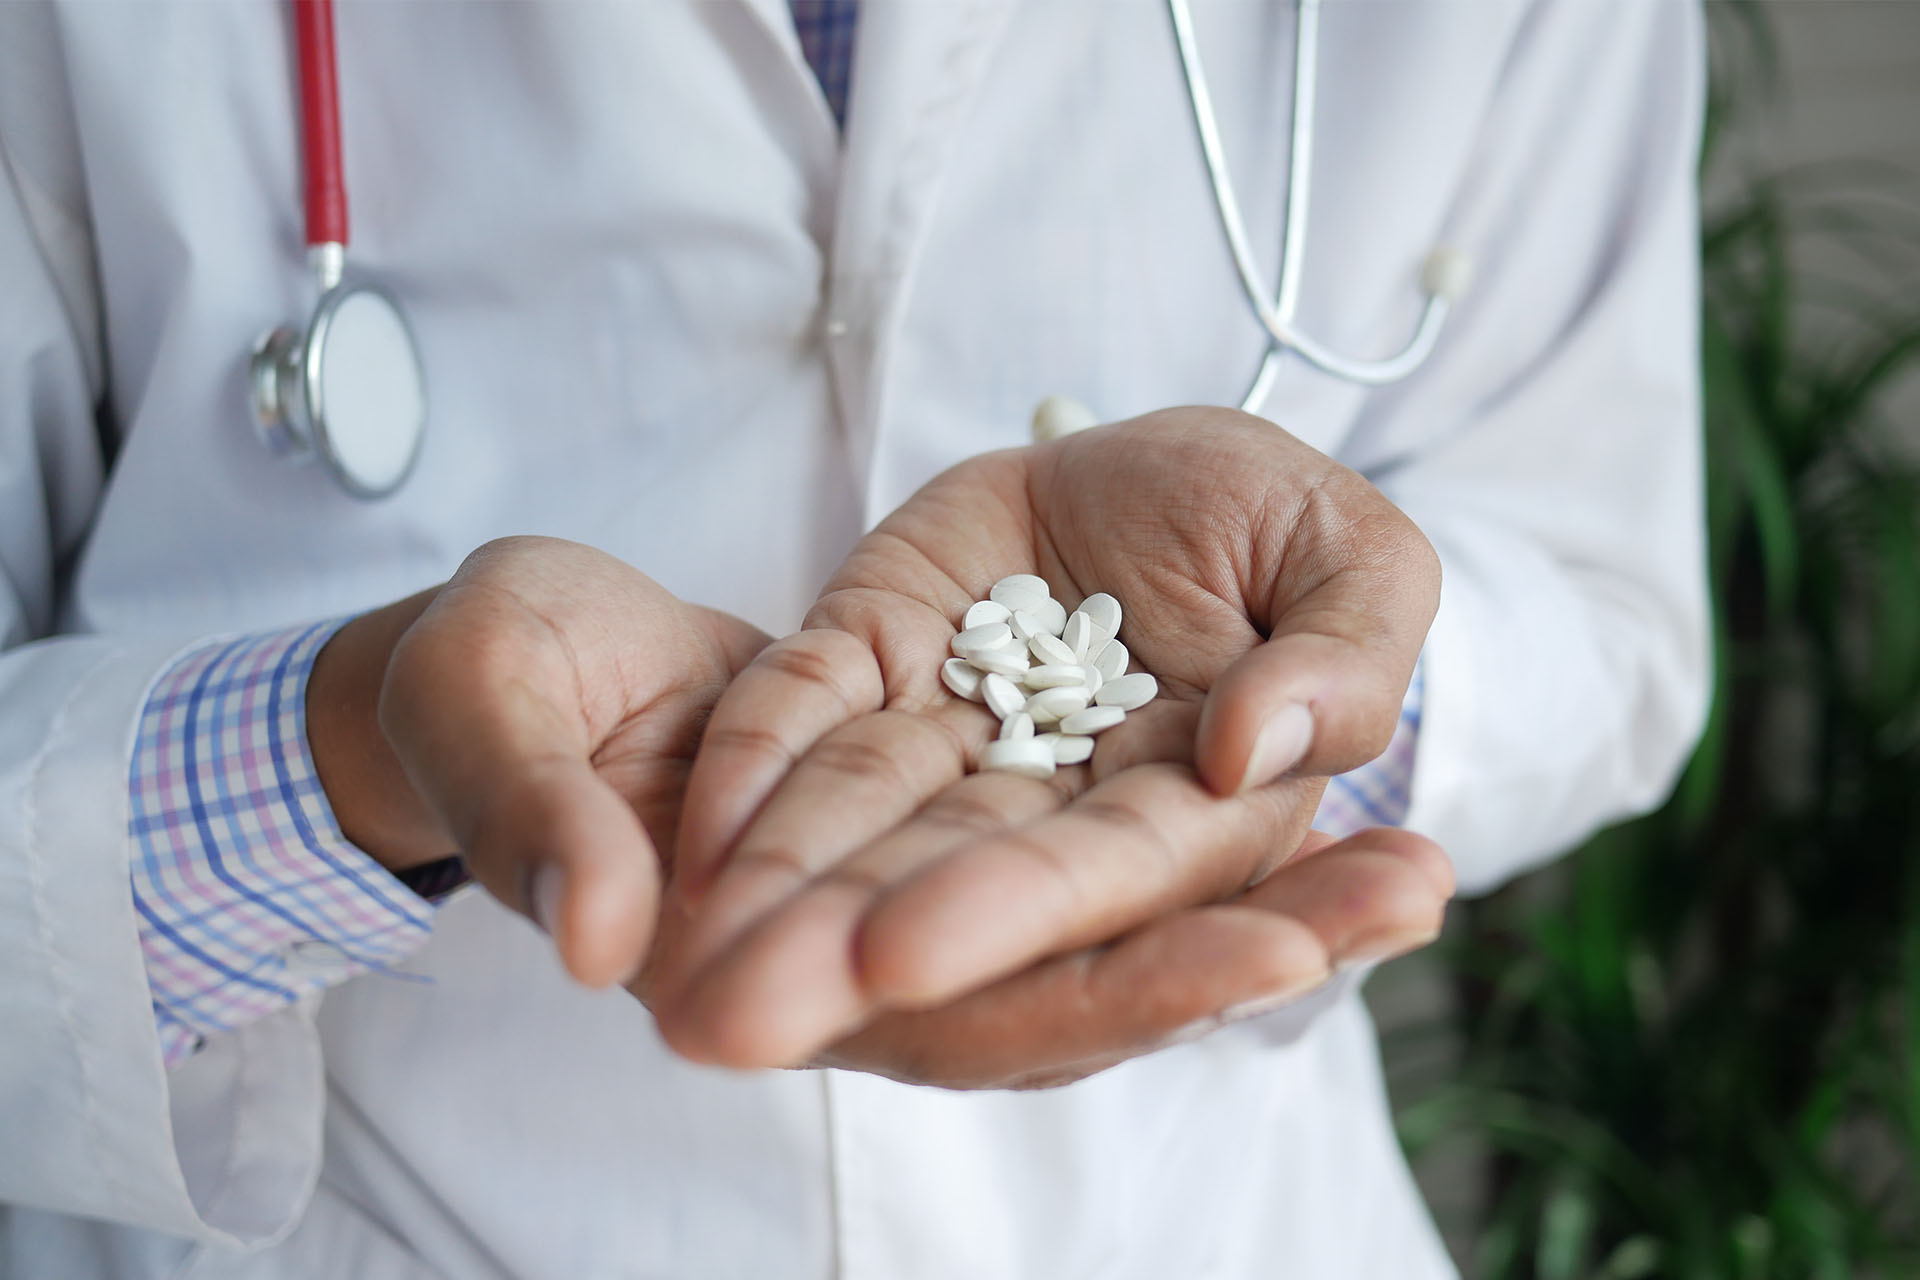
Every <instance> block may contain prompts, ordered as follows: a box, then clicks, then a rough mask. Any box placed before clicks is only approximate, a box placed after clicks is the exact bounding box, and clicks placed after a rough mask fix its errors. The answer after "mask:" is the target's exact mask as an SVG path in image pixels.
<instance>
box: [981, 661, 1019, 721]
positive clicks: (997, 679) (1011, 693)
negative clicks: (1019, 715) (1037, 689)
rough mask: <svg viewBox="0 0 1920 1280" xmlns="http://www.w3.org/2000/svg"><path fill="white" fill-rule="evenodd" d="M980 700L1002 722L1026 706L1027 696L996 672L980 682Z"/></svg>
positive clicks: (1017, 686)
mask: <svg viewBox="0 0 1920 1280" xmlns="http://www.w3.org/2000/svg"><path fill="white" fill-rule="evenodd" d="M980 700H981V701H982V702H985V703H986V704H987V710H989V711H991V712H993V714H995V715H997V716H999V717H1000V718H1001V719H1002V720H1005V719H1006V718H1007V717H1008V716H1010V715H1012V714H1013V713H1014V712H1016V711H1018V710H1020V709H1021V708H1022V707H1024V706H1026V705H1027V695H1026V694H1024V693H1022V692H1021V691H1020V686H1019V685H1017V684H1015V683H1014V682H1013V681H1011V680H1009V679H1007V678H1006V677H1005V676H1003V675H1001V674H999V673H998V672H995V673H993V674H992V675H989V676H988V677H987V678H986V679H984V680H982V681H981V682H980Z"/></svg>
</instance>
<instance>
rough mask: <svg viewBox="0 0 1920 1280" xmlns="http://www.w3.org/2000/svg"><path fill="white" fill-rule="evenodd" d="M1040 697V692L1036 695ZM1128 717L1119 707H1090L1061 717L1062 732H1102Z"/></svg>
mask: <svg viewBox="0 0 1920 1280" xmlns="http://www.w3.org/2000/svg"><path fill="white" fill-rule="evenodd" d="M1034 696H1035V697H1038V696H1039V695H1038V694H1035V695H1034ZM1126 718H1127V713H1126V712H1124V711H1122V710H1121V709H1120V708H1119V707H1088V708H1087V709H1086V710H1084V711H1076V712H1074V713H1073V714H1072V715H1070V716H1062V717H1061V718H1060V732H1061V733H1063V734H1091V733H1102V732H1105V731H1106V730H1108V729H1111V728H1113V726H1115V725H1117V724H1119V723H1120V722H1121V721H1122V720H1125V719H1126Z"/></svg>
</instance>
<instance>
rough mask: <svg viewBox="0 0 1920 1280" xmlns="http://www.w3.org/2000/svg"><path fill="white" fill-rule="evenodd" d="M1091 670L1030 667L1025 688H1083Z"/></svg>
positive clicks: (1096, 676) (1086, 668)
mask: <svg viewBox="0 0 1920 1280" xmlns="http://www.w3.org/2000/svg"><path fill="white" fill-rule="evenodd" d="M948 661H950V662H952V661H957V659H952V658H950V659H948ZM1092 670H1093V669H1092V668H1091V667H1062V666H1054V665H1051V664H1049V665H1047V666H1040V667H1030V668H1028V669H1027V676H1026V680H1025V684H1026V686H1027V688H1029V689H1036V690H1038V689H1057V688H1059V687H1060V686H1062V685H1076V686H1082V687H1084V686H1085V685H1086V683H1087V673H1088V672H1089V671H1092ZM1099 678H1100V676H1099V673H1098V672H1095V673H1094V679H1096V680H1098V679H1099Z"/></svg>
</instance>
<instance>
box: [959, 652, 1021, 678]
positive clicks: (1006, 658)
mask: <svg viewBox="0 0 1920 1280" xmlns="http://www.w3.org/2000/svg"><path fill="white" fill-rule="evenodd" d="M967 664H968V665H969V666H972V667H977V668H979V669H980V670H981V671H990V672H992V673H993V674H994V675H997V676H1005V677H1006V678H1007V679H1009V680H1018V679H1020V678H1021V677H1022V676H1024V675H1026V674H1027V668H1028V667H1030V666H1032V665H1033V663H1032V662H1031V661H1030V660H1029V659H1028V658H1027V651H1026V649H1025V648H1024V647H1021V648H1013V647H1008V648H1005V649H989V650H987V651H986V652H985V653H976V654H974V655H973V656H972V657H971V658H968V659H967Z"/></svg>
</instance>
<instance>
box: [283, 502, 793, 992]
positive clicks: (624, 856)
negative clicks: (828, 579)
mask: <svg viewBox="0 0 1920 1280" xmlns="http://www.w3.org/2000/svg"><path fill="white" fill-rule="evenodd" d="M766 643H767V637H766V636H765V635H763V634H762V633H761V632H759V631H758V630H756V629H755V628H753V627H751V626H749V625H748V624H746V623H745V622H742V621H740V620H739V619H737V618H733V617H730V616H728V615H726V614H723V613H719V612H716V611H714V610H711V609H705V608H701V607H699V606H696V605H690V604H687V603H685V602H683V601H681V600H679V599H677V598H676V597H675V596H673V595H672V594H671V593H670V592H668V591H666V590H665V589H664V588H662V587H661V586H660V585H659V584H658V583H656V582H654V581H653V580H652V579H651V578H648V577H647V576H646V575H645V574H643V573H640V572H639V571H638V570H636V569H634V568H632V567H630V566H628V565H626V564H624V563H622V562H621V561H619V560H616V559H615V558H613V557H612V556H609V555H606V554H604V553H602V552H598V551H595V550H592V549H591V548H588V547H584V546H580V545H578V544H575V543H570V542H563V541H559V540H557V539H551V538H509V539H503V540H501V541H498V542H492V543H489V544H487V545H486V546H484V547H481V548H480V549H479V550H478V551H475V552H474V553H473V554H472V555H471V556H469V557H468V558H467V560H466V562H465V563H464V564H462V565H461V567H460V569H459V571H458V572H457V573H455V574H454V576H453V577H452V579H451V580H449V581H448V582H447V583H446V584H445V585H444V586H442V587H439V588H437V589H435V590H433V591H430V592H425V593H422V594H421V595H419V596H415V597H413V598H412V599H410V600H405V601H401V602H400V603H398V604H395V605H392V606H389V607H388V608H386V609H382V610H378V611H375V612H374V613H370V614H367V615H365V616H364V617H361V618H358V619H355V620H354V621H353V622H350V623H348V624H347V625H346V626H345V627H343V628H342V629H341V630H340V631H339V632H338V633H337V634H336V635H335V636H334V637H333V639H332V640H330V641H329V642H328V644H327V646H326V647H325V648H324V649H323V650H322V651H321V653H320V656H319V658H318V659H317V660H316V662H315V665H314V671H313V676H312V679H311V681H310V682H309V685H308V698H307V706H308V721H309V738H310V740H311V742H312V744H313V749H314V757H315V765H316V769H317V771H318V773H319V775H320V779H321V783H322V785H323V787H324V788H325V790H326V792H327V795H328V798H329V800H330V801H331V802H332V804H333V807H334V811H335V814H336V816H337V817H338V819H339V821H340V824H341V829H342V831H343V832H344V833H345V834H346V836H347V837H348V838H349V839H350V840H352V841H354V843H356V844H358V845H359V846H360V847H362V848H364V849H366V850H368V852H370V853H371V854H373V856H375V857H376V858H378V859H379V860H380V861H382V862H383V863H385V864H386V865H387V866H389V867H394V868H396V869H397V868H402V867H406V866H411V865H416V864H419V863H422V862H426V861H430V860H432V859H435V858H438V857H441V856H444V855H446V854H448V853H451V852H454V851H456V850H457V851H459V852H460V853H461V854H462V855H463V856H464V857H465V859H466V862H467V866H468V869H469V870H470V871H471V873H472V874H473V876H474V878H475V879H476V880H478V881H479V882H480V883H481V884H482V885H484V886H485V887H486V888H487V889H488V890H489V891H490V892H491V893H492V894H493V895H494V896H495V897H497V898H499V899H500V900H501V901H502V902H504V903H505V904H507V905H508V906H509V907H512V908H514V909H515V910H518V911H521V912H524V913H526V914H528V915H530V916H532V917H533V918H534V919H535V920H536V921H538V922H540V923H541V924H542V925H543V927H545V928H547V929H548V931H549V932H550V933H552V934H553V935H554V939H555V942H556V944H557V946H558V948H559V951H560V955H561V958H562V960H563V961H564V962H565V964H566V966H567V968H568V970H569V971H570V972H571V973H572V974H573V975H574V976H575V977H576V978H578V979H579V980H580V981H582V982H585V983H588V984H590V985H595V986H604V985H608V984H611V983H615V982H620V981H623V980H626V979H628V978H630V977H631V976H632V975H633V974H634V973H635V972H636V971H637V970H638V969H639V967H640V965H641V963H642V961H643V959H644V957H645V955H646V953H647V948H648V945H649V943H650V941H651V940H652V937H653V935H654V931H655V925H656V921H657V917H658V907H659V895H660V883H661V879H662V862H663V860H666V859H670V858H671V857H672V855H673V840H674V835H675V832H676V830H677V826H678V823H679V818H680V802H681V797H682V795H683V793H684V787H685V783H686V779H687V775H688V772H689V770H690V768H691V765H692V760H693V756H694V752H695V749H696V748H697V746H698V744H699V740H700V733H701V730H702V729H703V728H704V727H705V724H706V721H707V717H708V715H709V713H710V712H711V711H712V709H713V707H714V704H715V703H716V702H717V701H718V700H719V697H720V694H721V691H722V690H723V689H725V688H726V686H727V684H728V682H729V681H730V680H732V679H733V677H734V676H735V675H736V674H738V673H739V671H740V670H741V669H742V668H743V667H745V666H746V664H747V663H748V661H749V660H750V659H751V658H752V657H753V655H754V654H755V653H757V652H758V651H759V650H760V649H761V647H762V646H764V645H765V644H766Z"/></svg>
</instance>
